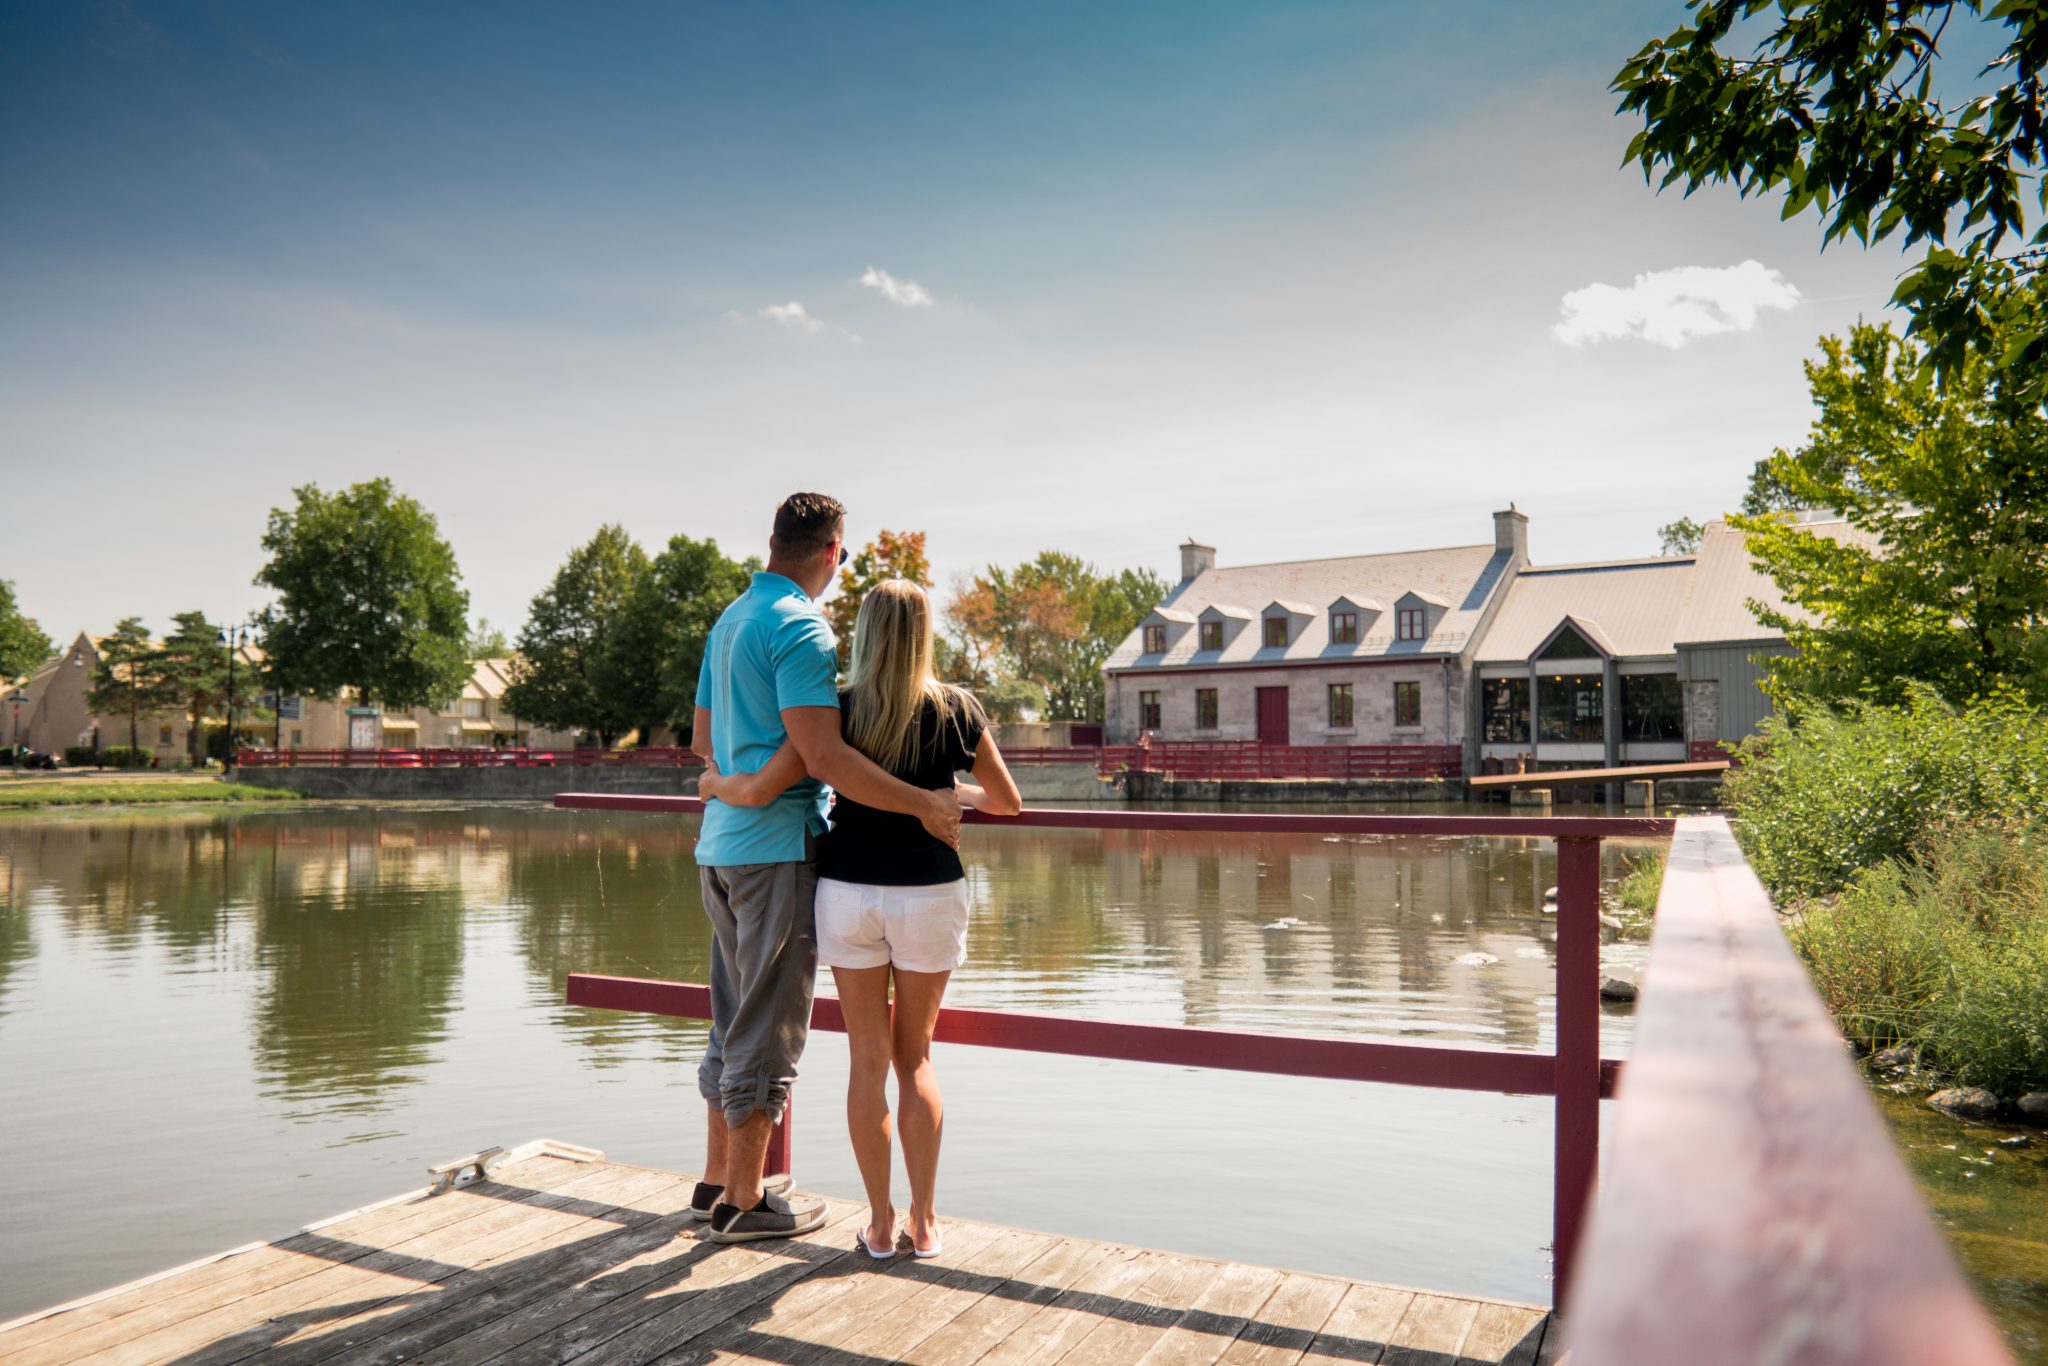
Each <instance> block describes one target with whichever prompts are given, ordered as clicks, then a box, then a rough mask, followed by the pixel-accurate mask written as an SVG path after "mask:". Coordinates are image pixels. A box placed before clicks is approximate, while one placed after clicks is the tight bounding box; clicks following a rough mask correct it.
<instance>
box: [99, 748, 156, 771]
mask: <svg viewBox="0 0 2048 1366" xmlns="http://www.w3.org/2000/svg"><path fill="white" fill-rule="evenodd" d="M155 761H156V755H155V753H154V752H153V751H150V750H147V749H142V748H140V747H138V746H135V745H103V746H101V748H100V762H101V763H102V764H104V765H106V766H107V767H108V768H148V767H150V766H151V765H152V764H153V763H155Z"/></svg>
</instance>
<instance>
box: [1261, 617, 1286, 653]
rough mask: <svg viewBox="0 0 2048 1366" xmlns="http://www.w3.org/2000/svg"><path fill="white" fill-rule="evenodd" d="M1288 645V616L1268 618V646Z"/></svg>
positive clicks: (1275, 647)
mask: <svg viewBox="0 0 2048 1366" xmlns="http://www.w3.org/2000/svg"><path fill="white" fill-rule="evenodd" d="M1286 645H1287V618H1286V617H1267V618H1266V648H1267V649H1269V650H1272V649H1284V648H1286Z"/></svg>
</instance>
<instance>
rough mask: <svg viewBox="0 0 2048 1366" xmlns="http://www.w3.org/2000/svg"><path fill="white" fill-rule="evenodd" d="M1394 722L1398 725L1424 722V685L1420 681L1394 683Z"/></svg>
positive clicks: (1413, 724) (1414, 724)
mask: <svg viewBox="0 0 2048 1366" xmlns="http://www.w3.org/2000/svg"><path fill="white" fill-rule="evenodd" d="M1394 724H1395V725H1397V726H1419V725H1421V724H1422V685H1421V684H1420V683H1396V684H1395V685H1394Z"/></svg>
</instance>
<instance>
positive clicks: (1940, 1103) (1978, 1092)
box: [1927, 1086, 1998, 1119]
mask: <svg viewBox="0 0 2048 1366" xmlns="http://www.w3.org/2000/svg"><path fill="white" fill-rule="evenodd" d="M1927 1103H1928V1104H1929V1105H1932V1106H1933V1107H1934V1108H1935V1109H1937V1110H1939V1111H1941V1112H1942V1113H1943V1114H1945V1115H1954V1116H1955V1117H1956V1118H1957V1119H1990V1118H1991V1117H1993V1116H1994V1115H1996V1114H1997V1113H1998V1097H1997V1096H1994V1095H1992V1094H1991V1093H1990V1092H1989V1091H1987V1090H1985V1089H1984V1088H1983V1087H1981V1086H1951V1087H1949V1088H1948V1089H1947V1090H1946V1091H1936V1092H1935V1093H1934V1094H1933V1095H1931V1096H1929V1097H1928V1098H1927Z"/></svg>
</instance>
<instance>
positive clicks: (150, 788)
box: [0, 778, 305, 811]
mask: <svg viewBox="0 0 2048 1366" xmlns="http://www.w3.org/2000/svg"><path fill="white" fill-rule="evenodd" d="M303 800H305V798H304V795H303V794H302V793H298V792H293V791H290V790H288V789H284V788H272V787H250V786H248V785H246V784H243V783H231V782H227V781H225V780H222V779H211V780H209V779H205V778H199V779H175V778H174V779H163V778H157V779H150V778H132V779H95V780H81V779H76V778H72V779H59V780H56V781H46V780H45V781H39V780H36V779H23V780H21V781H18V782H17V781H9V782H0V811H34V810H41V809H44V808H47V807H53V806H169V805H175V804H185V803H210V804H218V803H222V802H295V801H303Z"/></svg>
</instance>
